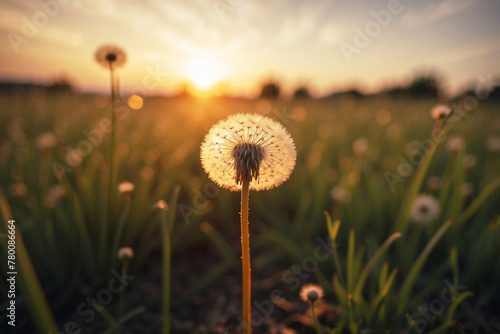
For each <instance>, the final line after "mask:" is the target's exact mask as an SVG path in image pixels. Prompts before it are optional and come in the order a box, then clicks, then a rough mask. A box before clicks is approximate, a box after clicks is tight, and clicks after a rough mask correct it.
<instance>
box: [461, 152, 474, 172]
mask: <svg viewBox="0 0 500 334" xmlns="http://www.w3.org/2000/svg"><path fill="white" fill-rule="evenodd" d="M475 165H476V157H475V156H474V155H472V154H467V155H466V156H465V157H464V167H465V169H472V168H474V166H475Z"/></svg>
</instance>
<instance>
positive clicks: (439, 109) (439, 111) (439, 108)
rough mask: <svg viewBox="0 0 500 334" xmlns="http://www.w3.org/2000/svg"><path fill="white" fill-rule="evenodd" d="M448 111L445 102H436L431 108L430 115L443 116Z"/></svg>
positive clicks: (447, 113) (434, 116) (449, 110)
mask: <svg viewBox="0 0 500 334" xmlns="http://www.w3.org/2000/svg"><path fill="white" fill-rule="evenodd" d="M450 113H451V109H450V107H448V106H447V105H446V104H438V105H436V106H434V107H433V108H432V109H431V117H432V118H433V119H438V118H445V117H446V116H448V115H449V114H450Z"/></svg>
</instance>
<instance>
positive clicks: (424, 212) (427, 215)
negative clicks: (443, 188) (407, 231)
mask: <svg viewBox="0 0 500 334" xmlns="http://www.w3.org/2000/svg"><path fill="white" fill-rule="evenodd" d="M439 212H440V206H439V202H438V201H437V200H436V199H435V198H434V197H432V196H430V195H426V194H421V195H418V196H417V197H416V198H415V201H414V202H413V205H412V207H411V210H410V219H411V220H412V221H413V222H414V223H416V224H428V223H430V222H432V221H433V220H434V219H436V218H437V217H438V215H439Z"/></svg>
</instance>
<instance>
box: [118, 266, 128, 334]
mask: <svg viewBox="0 0 500 334" xmlns="http://www.w3.org/2000/svg"><path fill="white" fill-rule="evenodd" d="M127 274H128V260H126V261H125V263H124V264H123V276H124V277H126V276H127ZM124 301H125V286H124V287H123V289H122V291H121V292H120V301H119V304H118V315H117V317H116V319H118V320H120V319H121V318H122V314H123V304H124ZM121 332H122V331H121V329H120V327H118V329H117V333H118V334H120V333H121Z"/></svg>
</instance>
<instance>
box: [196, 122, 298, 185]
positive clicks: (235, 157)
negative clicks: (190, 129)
mask: <svg viewBox="0 0 500 334" xmlns="http://www.w3.org/2000/svg"><path fill="white" fill-rule="evenodd" d="M200 155H201V164H202V166H203V169H204V170H205V172H206V173H207V174H208V177H209V178H210V179H211V180H212V181H214V182H215V183H217V184H218V185H219V186H220V187H224V188H226V189H229V190H231V191H238V190H240V189H241V183H242V179H243V178H248V179H249V181H250V185H249V189H250V190H257V191H259V190H266V189H272V188H275V187H277V186H279V185H281V184H282V183H283V182H285V181H286V180H287V179H288V178H289V177H290V174H291V173H292V170H293V168H294V166H295V159H296V157H297V152H296V151H295V144H294V142H293V139H292V137H291V136H290V134H289V133H288V132H287V130H286V129H285V128H284V127H283V126H282V125H281V124H280V123H278V122H276V121H274V120H272V119H270V118H268V117H264V116H261V115H257V114H236V115H231V116H229V117H227V118H226V119H223V120H221V121H219V122H217V123H216V124H215V125H213V126H212V128H211V129H210V131H209V132H208V134H207V135H206V136H205V140H204V141H203V143H202V145H201V154H200Z"/></svg>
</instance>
